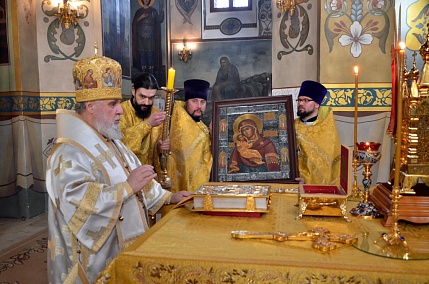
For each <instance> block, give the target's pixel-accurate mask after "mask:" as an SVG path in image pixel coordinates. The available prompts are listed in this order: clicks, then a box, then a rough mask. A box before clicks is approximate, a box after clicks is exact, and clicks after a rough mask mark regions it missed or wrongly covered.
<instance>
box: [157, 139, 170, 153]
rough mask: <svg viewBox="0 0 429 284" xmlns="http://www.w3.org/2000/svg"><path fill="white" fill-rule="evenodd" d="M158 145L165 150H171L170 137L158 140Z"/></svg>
mask: <svg viewBox="0 0 429 284" xmlns="http://www.w3.org/2000/svg"><path fill="white" fill-rule="evenodd" d="M158 147H159V149H160V150H163V151H170V139H165V140H164V141H162V140H159V141H158Z"/></svg>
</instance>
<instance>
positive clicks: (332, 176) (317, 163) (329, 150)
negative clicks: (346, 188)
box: [295, 106, 341, 185]
mask: <svg viewBox="0 0 429 284" xmlns="http://www.w3.org/2000/svg"><path fill="white" fill-rule="evenodd" d="M295 131H296V143H297V149H298V169H299V176H300V177H302V178H304V179H305V183H306V184H324V185H339V183H340V162H341V161H340V157H341V156H340V154H341V153H340V150H341V144H340V139H339V137H338V132H337V127H336V124H335V121H334V114H333V112H332V109H331V108H330V107H326V106H321V107H320V108H319V116H318V118H317V120H316V121H315V122H314V123H313V124H312V125H306V124H305V123H303V122H302V121H300V119H299V118H296V119H295Z"/></svg>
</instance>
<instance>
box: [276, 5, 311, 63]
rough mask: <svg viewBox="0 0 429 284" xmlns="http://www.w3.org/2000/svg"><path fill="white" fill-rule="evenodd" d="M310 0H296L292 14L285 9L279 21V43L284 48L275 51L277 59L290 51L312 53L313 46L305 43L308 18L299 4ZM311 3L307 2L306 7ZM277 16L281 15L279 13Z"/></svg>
mask: <svg viewBox="0 0 429 284" xmlns="http://www.w3.org/2000/svg"><path fill="white" fill-rule="evenodd" d="M309 1H310V0H302V1H297V2H296V7H295V10H294V13H293V15H291V14H290V12H289V11H286V12H285V13H284V15H283V17H282V19H281V21H280V31H279V33H280V43H281V44H282V45H283V47H284V48H286V50H283V51H279V52H278V53H277V58H278V60H281V59H282V57H283V56H284V55H288V54H290V53H292V52H305V51H306V52H308V54H309V55H312V54H313V51H314V48H313V46H312V45H311V44H306V41H307V38H308V34H309V30H310V20H309V17H308V13H307V11H306V9H304V7H302V5H301V4H303V3H306V2H309ZM312 7H313V6H312V4H308V6H307V9H308V10H310V9H311V8H312ZM277 17H281V14H280V13H279V14H278V15H277Z"/></svg>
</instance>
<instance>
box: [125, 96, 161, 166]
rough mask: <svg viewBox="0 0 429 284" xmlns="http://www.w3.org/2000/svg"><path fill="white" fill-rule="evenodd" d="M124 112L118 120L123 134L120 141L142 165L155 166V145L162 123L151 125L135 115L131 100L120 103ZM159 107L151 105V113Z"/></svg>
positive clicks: (159, 136) (159, 138)
mask: <svg viewBox="0 0 429 284" xmlns="http://www.w3.org/2000/svg"><path fill="white" fill-rule="evenodd" d="M121 106H122V108H123V110H124V114H123V115H122V116H121V120H120V122H119V125H120V128H121V132H122V134H123V135H124V137H123V138H122V142H123V143H124V144H125V146H127V147H128V148H129V149H130V150H131V151H133V153H134V154H136V156H137V157H138V158H139V160H140V162H141V163H142V165H145V164H147V165H153V166H155V165H156V164H157V162H158V161H155V157H156V151H157V149H156V147H157V143H158V141H159V140H161V138H162V124H161V125H159V126H156V127H151V126H150V125H149V123H147V122H146V121H145V120H143V119H141V118H139V117H137V116H136V114H135V111H134V108H133V106H132V104H131V100H127V101H125V102H122V103H121ZM157 111H159V109H157V108H155V107H152V113H154V112H157Z"/></svg>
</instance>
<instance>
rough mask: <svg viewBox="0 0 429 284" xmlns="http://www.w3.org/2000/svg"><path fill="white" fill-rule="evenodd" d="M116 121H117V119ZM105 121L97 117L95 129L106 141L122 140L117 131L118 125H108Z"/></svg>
mask: <svg viewBox="0 0 429 284" xmlns="http://www.w3.org/2000/svg"><path fill="white" fill-rule="evenodd" d="M102 116H103V115H102ZM117 119H119V117H118V118H117ZM105 121H106V120H105V119H103V117H98V119H97V121H96V122H95V129H96V130H97V131H98V132H99V133H100V134H101V135H103V136H104V137H106V138H107V139H122V137H123V136H122V132H121V130H120V129H119V124H115V123H112V124H111V125H108V124H107V123H106V122H105Z"/></svg>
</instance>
